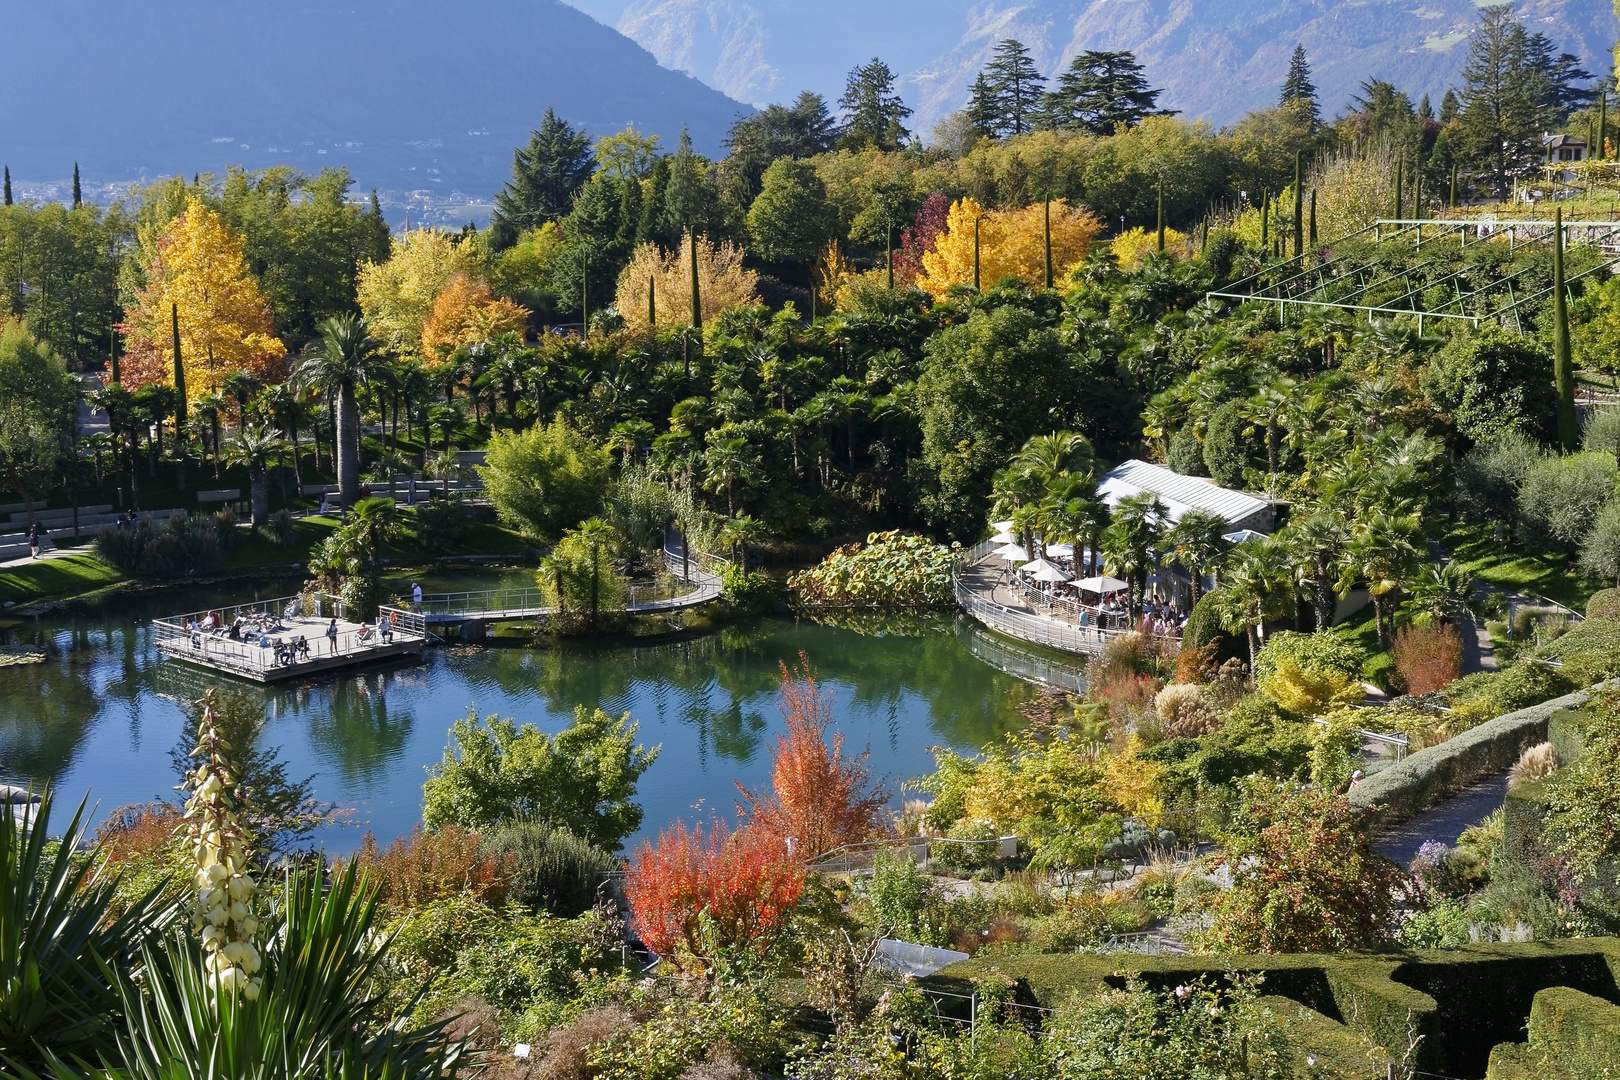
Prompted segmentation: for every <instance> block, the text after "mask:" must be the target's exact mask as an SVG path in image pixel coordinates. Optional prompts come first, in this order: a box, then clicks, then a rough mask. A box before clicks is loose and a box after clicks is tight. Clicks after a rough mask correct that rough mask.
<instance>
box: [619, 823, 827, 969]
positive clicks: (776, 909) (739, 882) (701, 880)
mask: <svg viewBox="0 0 1620 1080" xmlns="http://www.w3.org/2000/svg"><path fill="white" fill-rule="evenodd" d="M628 871H629V872H628V873H627V874H626V875H625V883H624V893H625V899H627V900H628V901H629V902H630V910H631V911H632V912H633V913H634V920H635V928H636V933H637V934H639V935H640V936H641V940H642V941H644V942H646V943H647V946H648V947H649V948H651V949H652V950H653V951H654V952H656V953H658V954H659V955H660V956H664V957H675V956H677V955H683V956H684V957H685V958H687V959H688V960H693V959H695V960H696V961H697V966H699V967H706V966H707V965H706V963H705V959H706V958H707V957H708V953H709V951H710V948H711V946H710V945H708V944H707V943H705V942H704V940H703V933H702V926H701V921H700V919H699V916H700V915H702V914H704V913H707V914H708V916H709V918H710V919H711V920H712V922H713V927H714V931H715V935H716V936H717V938H718V939H719V940H718V941H717V942H715V945H717V946H718V947H719V948H721V949H724V950H728V951H743V952H749V953H752V954H754V955H756V956H758V955H763V954H764V953H765V952H766V951H767V950H769V948H770V947H771V944H772V943H773V942H774V941H775V940H776V937H777V935H778V934H780V933H781V931H782V929H783V927H784V926H786V924H787V919H788V915H789V913H790V912H791V911H792V909H793V905H794V904H795V903H797V902H798V899H799V894H800V893H801V892H802V891H803V890H804V870H803V868H802V867H801V866H800V864H799V862H798V860H796V859H794V858H792V857H791V856H789V855H788V853H787V848H786V845H785V844H783V843H782V841H781V840H780V839H778V838H777V837H775V836H772V835H769V834H768V833H766V832H763V831H761V830H759V829H753V828H746V829H742V830H741V831H739V832H737V833H732V832H730V831H729V830H728V829H727V828H726V827H725V825H723V824H721V823H718V822H717V823H716V824H715V825H714V826H713V828H711V829H710V830H709V832H708V834H707V836H705V834H704V831H703V827H702V826H701V825H699V826H697V827H695V828H692V829H688V828H687V827H686V825H685V823H684V822H676V823H675V825H674V826H672V827H671V828H668V829H665V830H664V831H663V832H661V833H659V834H658V844H657V846H656V847H655V846H653V845H652V844H649V843H647V841H645V840H643V841H642V842H641V846H640V847H639V848H638V849H637V850H636V853H635V855H634V856H633V857H632V858H631V860H630V865H629V867H628Z"/></svg>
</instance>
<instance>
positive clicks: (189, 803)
mask: <svg viewBox="0 0 1620 1080" xmlns="http://www.w3.org/2000/svg"><path fill="white" fill-rule="evenodd" d="M200 704H201V706H202V715H201V717H200V719H199V720H198V723H197V729H198V730H197V748H196V749H195V750H193V751H192V752H191V756H192V757H194V758H197V759H198V763H197V765H196V767H194V768H193V769H192V770H191V771H190V772H189V773H187V774H186V782H185V784H184V785H183V788H182V789H183V790H185V791H188V792H189V793H190V797H189V798H188V799H187V800H186V819H187V826H186V830H187V835H188V838H189V839H190V841H191V851H192V859H193V861H194V862H195V864H196V869H197V873H196V890H197V891H196V899H197V907H196V910H195V913H194V915H193V917H192V925H193V928H194V929H195V930H196V931H197V933H198V934H199V936H200V937H201V939H202V946H203V953H204V958H205V959H204V968H205V970H206V971H207V973H208V976H209V979H210V980H211V981H212V983H213V985H214V986H215V987H216V988H217V989H219V990H222V991H226V992H229V993H233V994H234V993H236V992H237V991H241V994H242V996H243V997H244V998H246V999H247V1000H249V1001H253V1000H255V999H257V998H258V996H259V989H260V980H259V979H258V978H256V977H255V976H256V974H257V973H258V970H259V968H260V966H261V964H262V963H263V960H262V958H261V957H260V955H259V950H258V947H257V946H256V945H255V944H254V943H253V935H254V934H255V933H257V931H258V929H259V920H258V919H257V918H256V917H255V916H254V913H253V894H254V892H255V891H256V889H257V887H258V886H257V883H256V882H255V881H254V880H253V878H252V876H251V875H250V874H249V873H248V870H249V868H250V859H249V851H248V837H247V834H246V832H245V830H244V829H243V827H242V821H241V813H240V807H239V806H238V804H237V800H236V772H235V766H234V764H233V763H232V761H231V756H230V755H231V752H232V749H231V745H230V744H229V743H228V742H226V741H225V738H224V737H223V735H221V733H220V730H219V717H218V715H217V714H216V712H215V711H214V693H213V691H212V690H210V691H208V692H207V693H206V694H204V695H203V698H202V701H201V703H200Z"/></svg>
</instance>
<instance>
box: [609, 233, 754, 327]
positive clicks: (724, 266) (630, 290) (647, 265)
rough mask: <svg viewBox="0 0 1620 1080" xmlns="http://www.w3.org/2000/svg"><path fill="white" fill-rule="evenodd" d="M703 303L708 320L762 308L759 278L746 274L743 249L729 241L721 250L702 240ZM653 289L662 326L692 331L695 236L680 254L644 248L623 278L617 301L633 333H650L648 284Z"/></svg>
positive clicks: (689, 237)
mask: <svg viewBox="0 0 1620 1080" xmlns="http://www.w3.org/2000/svg"><path fill="white" fill-rule="evenodd" d="M697 260H698V302H699V304H700V305H701V307H702V309H703V318H704V319H706V320H707V319H711V318H713V317H714V316H716V315H718V314H720V313H721V312H722V311H730V310H732V309H733V308H739V307H747V306H749V305H752V304H756V303H758V302H759V292H758V286H759V275H758V274H756V273H754V271H752V270H744V269H743V264H742V260H743V253H742V249H741V248H739V247H737V246H736V245H735V244H732V243H730V242H729V241H726V242H722V243H719V244H716V243H715V242H714V241H712V240H708V239H706V238H704V237H701V236H700V237H698V240H697ZM649 282H652V283H654V284H653V305H654V307H655V308H656V309H657V315H658V325H659V326H686V325H689V324H690V323H691V322H692V234H691V233H687V234H686V235H685V236H683V237H682V238H681V246H680V248H679V249H678V250H676V251H664V250H662V249H660V248H659V247H657V246H656V245H654V244H641V245H639V246H638V247H637V248H636V250H635V251H634V252H633V253H632V254H631V256H630V265H629V266H626V267H625V268H624V273H622V274H620V275H619V290H618V294H617V296H616V297H615V303H616V304H617V305H618V309H619V317H620V318H622V319H624V323H625V327H626V328H627V329H628V330H630V331H631V332H632V333H646V332H647V330H648V323H647V291H648V287H649V286H648V283H649Z"/></svg>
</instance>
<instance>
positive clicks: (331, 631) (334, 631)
mask: <svg viewBox="0 0 1620 1080" xmlns="http://www.w3.org/2000/svg"><path fill="white" fill-rule="evenodd" d="M337 638H338V628H337V620H336V619H333V620H332V621H331V623H329V624H328V625H327V627H326V640H327V641H329V642H331V643H332V655H333V656H336V655H337Z"/></svg>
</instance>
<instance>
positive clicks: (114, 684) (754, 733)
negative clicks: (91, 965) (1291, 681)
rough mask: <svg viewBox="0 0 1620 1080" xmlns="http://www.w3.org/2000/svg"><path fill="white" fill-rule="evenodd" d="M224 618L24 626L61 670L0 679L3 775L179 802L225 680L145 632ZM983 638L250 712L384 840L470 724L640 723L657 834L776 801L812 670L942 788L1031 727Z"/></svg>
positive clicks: (643, 650) (879, 748) (561, 669)
mask: <svg viewBox="0 0 1620 1080" xmlns="http://www.w3.org/2000/svg"><path fill="white" fill-rule="evenodd" d="M267 595H268V593H267ZM225 599H228V598H227V597H223V596H220V597H211V596H209V595H207V594H193V595H190V596H188V597H186V598H184V600H179V599H177V598H176V597H175V596H174V594H172V593H171V594H169V595H168V596H167V597H166V598H161V599H159V600H157V601H154V600H153V599H152V598H147V599H146V600H145V601H139V600H138V601H136V602H135V603H134V604H132V605H129V606H125V607H121V608H120V610H119V611H118V612H117V613H110V612H108V613H100V614H86V615H78V616H73V617H68V616H63V617H60V618H56V619H54V621H53V620H52V619H49V618H47V619H44V620H40V621H39V622H38V623H37V624H36V623H32V622H28V623H23V624H21V625H18V626H15V627H14V628H13V629H12V631H11V632H12V633H13V634H16V635H18V636H19V637H20V636H23V635H26V634H32V635H37V636H38V640H42V641H48V642H49V643H50V645H51V649H52V652H51V655H50V658H49V661H48V662H47V663H45V664H41V665H34V666H24V667H13V668H4V669H0V774H3V776H4V778H5V779H10V780H17V781H19V782H23V783H28V782H34V783H39V782H42V781H44V780H46V779H51V780H53V781H54V782H56V784H57V785H58V786H59V787H60V788H61V789H62V790H63V791H64V794H68V795H71V796H72V797H74V798H75V799H76V798H77V797H78V795H80V794H81V793H83V792H84V791H86V790H87V789H88V790H89V792H90V793H91V798H92V800H93V802H95V803H96V804H97V805H98V807H99V811H100V812H106V811H108V810H111V809H112V808H114V807H116V806H119V805H122V804H125V803H129V802H135V801H140V800H144V799H149V798H152V797H154V796H155V795H158V794H161V793H167V792H168V791H169V789H170V788H171V787H172V785H173V784H174V782H175V778H174V775H173V771H172V769H171V767H170V763H169V760H168V752H169V749H170V748H171V747H172V746H174V745H175V743H176V741H177V740H178V739H179V738H180V737H181V734H182V728H183V724H184V720H183V708H182V707H183V704H184V703H185V702H188V701H193V700H195V699H196V698H197V697H198V696H200V695H201V693H202V692H203V690H205V689H206V688H207V687H208V686H210V685H215V684H216V682H217V680H218V679H219V676H216V675H214V674H212V673H207V672H203V671H200V670H196V669H191V668H187V667H185V666H184V665H182V664H176V663H173V662H160V661H159V659H158V656H157V653H156V651H155V650H154V649H153V648H152V647H151V645H150V642H149V640H148V635H147V631H146V629H145V628H144V625H143V620H144V619H146V618H148V617H150V615H152V614H154V613H157V612H161V611H166V610H170V609H176V610H178V609H181V608H185V607H189V608H190V609H196V608H199V607H202V606H206V605H209V604H215V603H218V602H221V601H223V600H225ZM177 604H178V605H180V607H176V605H177ZM972 634H973V629H972V627H971V624H969V623H967V622H966V621H965V620H962V619H957V618H951V617H938V618H930V619H926V620H916V619H912V620H905V621H895V622H892V623H888V624H876V625H869V624H863V625H858V626H854V627H842V626H827V625H818V624H816V623H812V622H806V621H796V620H793V619H784V618H766V619H759V620H754V621H751V622H747V623H742V624H736V625H732V626H728V627H726V628H724V629H723V630H721V631H719V632H717V633H711V634H705V635H693V636H689V637H667V638H659V639H647V640H645V641H643V642H641V643H623V642H621V643H615V644H606V645H604V644H595V645H592V644H585V643H565V644H560V645H556V646H553V647H548V648H534V649H515V648H490V649H483V648H471V647H447V648H443V649H437V650H433V651H431V652H430V653H429V654H428V655H427V656H426V657H425V658H424V659H423V661H422V662H421V663H419V664H414V665H409V666H402V667H395V668H392V669H383V670H372V671H366V672H362V673H359V674H354V675H349V676H346V677H338V678H329V679H326V680H323V681H318V682H311V683H308V684H305V685H295V686H286V687H275V688H258V689H256V690H255V691H254V692H255V693H256V694H257V695H258V696H259V697H260V698H261V699H262V700H263V701H264V703H265V706H266V713H267V722H266V724H265V727H264V729H263V731H262V732H261V734H260V738H261V739H262V740H265V742H266V745H271V746H280V747H281V748H282V753H283V755H284V756H285V758H286V759H287V761H288V772H289V774H290V775H292V776H295V777H302V776H308V775H312V774H313V776H314V778H315V789H316V795H317V797H319V798H320V799H322V800H329V801H333V802H337V803H339V804H340V805H344V806H351V807H355V808H356V809H357V811H358V813H357V815H356V817H357V820H358V821H359V822H361V823H362V824H364V825H366V826H367V827H370V828H372V829H374V830H375V831H376V832H377V833H378V835H379V836H382V837H385V838H386V837H391V836H394V835H399V834H401V833H404V832H408V831H409V830H410V828H411V827H412V826H413V825H414V824H415V823H416V821H417V820H419V817H420V812H421V786H422V781H423V780H424V779H425V778H426V776H427V770H428V768H429V767H430V766H431V765H432V764H434V763H435V762H437V761H438V760H439V758H440V756H441V754H442V752H443V750H444V746H445V741H446V732H447V730H448V728H449V725H450V722H451V721H452V720H454V719H456V718H457V717H460V716H464V715H466V713H467V711H468V709H469V708H475V709H476V710H477V711H478V712H479V713H480V714H481V715H488V714H490V713H497V712H498V713H501V714H503V715H507V716H512V717H515V718H517V719H518V720H519V721H521V722H525V723H533V724H535V725H537V726H539V727H540V728H542V729H543V730H546V731H551V732H555V731H557V730H559V729H560V728H562V727H564V726H566V724H567V723H569V721H570V719H571V717H572V715H573V712H574V708H575V706H577V705H583V706H585V707H587V708H592V707H597V706H600V707H601V708H603V709H605V710H607V711H609V712H610V713H613V714H618V713H623V712H628V713H630V714H631V716H632V717H633V718H634V719H636V720H637V721H638V722H640V724H641V738H642V740H643V741H644V742H646V743H647V744H649V745H651V744H661V745H662V747H663V752H662V755H661V756H660V758H659V760H658V762H657V763H656V764H655V765H654V766H653V767H652V769H651V770H650V771H649V772H648V774H647V775H646V777H645V778H644V779H643V781H642V784H641V802H642V804H643V806H644V807H645V808H646V819H645V822H646V827H647V829H648V830H649V831H651V830H656V829H657V828H659V827H661V826H662V825H664V824H666V823H667V822H669V821H671V820H673V819H674V818H675V817H677V816H680V815H683V814H684V815H686V816H688V817H691V816H692V815H693V809H692V808H693V807H694V806H699V807H701V808H702V811H701V812H703V813H709V812H720V813H729V812H730V810H731V807H732V806H733V804H734V802H735V798H736V787H735V783H736V781H742V782H743V783H745V784H748V785H749V786H751V787H752V786H756V785H766V784H768V783H769V771H770V763H769V753H768V749H769V746H770V745H771V743H772V739H773V735H774V733H775V732H776V731H777V730H778V729H779V726H780V717H779V715H778V713H777V709H776V705H775V700H774V699H775V693H776V685H777V680H778V673H779V671H780V668H781V665H783V664H788V665H790V666H791V665H793V664H795V663H796V662H797V660H798V657H799V655H800V653H801V652H802V653H803V654H804V655H805V656H807V657H808V658H809V660H810V661H811V663H812V664H813V665H814V666H815V668H816V670H817V672H818V675H819V676H820V678H821V680H822V683H823V685H824V686H825V687H826V688H827V689H828V690H829V691H830V692H831V693H832V694H833V696H834V700H835V710H836V714H837V716H838V719H839V725H840V728H841V730H842V731H843V732H844V735H845V739H846V746H847V747H848V748H849V750H850V751H851V752H859V751H860V750H862V749H870V751H871V754H872V762H871V763H872V767H873V770H874V772H876V773H878V774H880V775H884V776H886V777H887V778H888V780H889V781H890V783H891V786H892V785H894V784H895V783H897V782H898V781H901V780H905V779H908V778H910V777H912V776H914V775H916V774H918V773H920V772H923V771H926V770H927V769H928V768H929V767H930V766H931V764H932V758H931V757H930V755H929V753H928V748H929V747H931V746H934V745H940V744H943V745H947V746H952V747H956V748H960V749H974V748H977V747H980V746H983V745H984V744H985V743H987V742H989V741H991V740H994V739H997V738H999V737H1000V736H1001V735H1002V734H1003V733H1005V732H1006V731H1008V730H1011V729H1012V728H1013V727H1014V726H1016V725H1017V724H1019V723H1020V722H1021V720H1020V717H1019V715H1018V712H1017V705H1018V703H1019V702H1020V701H1022V700H1023V699H1024V698H1025V697H1027V696H1029V694H1031V693H1032V692H1033V690H1032V688H1031V687H1030V686H1029V685H1028V684H1027V683H1024V682H1022V681H1020V680H1018V679H1017V678H1014V677H1013V676H1011V675H1008V674H1006V673H1004V672H1002V671H998V670H996V668H994V667H991V666H989V665H987V664H985V663H982V662H980V661H979V660H977V659H975V658H974V655H973V651H972V649H971V644H972ZM358 836H359V834H358V832H357V831H354V830H343V829H337V830H333V831H329V832H328V834H326V835H325V836H324V837H323V839H324V840H325V841H326V842H327V843H328V844H329V845H330V846H332V847H334V848H350V847H353V846H354V844H355V843H356V842H357V841H358Z"/></svg>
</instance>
